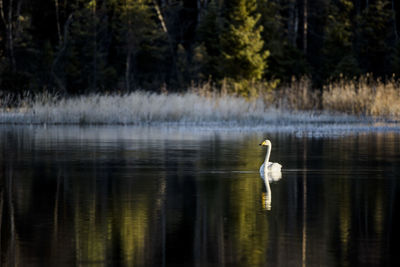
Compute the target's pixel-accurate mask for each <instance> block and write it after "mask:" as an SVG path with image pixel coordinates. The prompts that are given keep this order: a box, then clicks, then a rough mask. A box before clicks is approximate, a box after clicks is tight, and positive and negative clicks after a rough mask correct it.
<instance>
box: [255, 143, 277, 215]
mask: <svg viewBox="0 0 400 267" xmlns="http://www.w3.org/2000/svg"><path fill="white" fill-rule="evenodd" d="M260 146H266V147H267V153H266V155H265V160H264V163H263V164H262V165H261V167H260V176H261V179H263V180H264V183H265V190H266V192H265V193H263V194H262V200H263V207H264V209H266V210H271V202H272V195H271V187H270V185H269V183H270V182H277V181H279V180H280V179H281V178H282V173H281V169H282V165H281V164H279V163H274V162H270V161H269V158H270V156H271V149H272V143H271V141H269V140H264V141H263V142H262V143H261V144H260Z"/></svg>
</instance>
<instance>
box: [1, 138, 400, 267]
mask: <svg viewBox="0 0 400 267" xmlns="http://www.w3.org/2000/svg"><path fill="white" fill-rule="evenodd" d="M0 137H2V138H1V139H0V140H4V136H1V134H0ZM15 138H16V139H15ZM15 138H14V139H12V138H10V136H8V137H7V142H1V141H0V149H1V150H2V151H3V153H2V154H1V157H2V158H1V160H0V170H1V176H0V234H1V238H0V240H1V242H0V245H1V248H0V250H1V254H0V255H1V264H2V265H4V266H8V265H10V266H11V265H20V266H24V265H27V264H29V263H30V262H29V261H30V260H31V259H32V258H34V259H35V260H36V261H40V262H41V263H43V264H45V265H56V264H57V263H60V262H61V263H71V264H76V265H78V264H100V265H107V264H108V263H120V264H121V265H127V266H130V265H144V264H146V265H157V264H162V263H178V264H179V263H192V262H195V263H197V264H198V265H201V264H206V263H218V264H219V265H224V264H226V265H229V264H230V263H243V265H263V264H265V263H266V262H269V263H271V264H273V263H281V264H284V263H293V264H300V262H301V263H305V264H307V265H318V264H320V265H321V264H322V265H324V264H325V263H326V261H327V260H329V259H330V260H333V261H335V259H339V265H355V264H356V263H357V261H358V260H359V261H360V262H364V263H370V262H372V263H375V264H379V263H382V262H383V261H384V256H385V255H387V254H385V253H388V251H389V252H395V248H394V245H395V244H396V242H395V241H394V240H393V239H391V238H390V236H395V235H396V233H397V230H396V227H395V226H396V224H397V222H398V217H397V216H396V214H397V213H396V209H397V207H398V202H397V197H396V193H397V192H398V190H399V189H400V188H399V186H398V183H397V182H396V179H387V177H386V176H385V175H387V173H385V172H383V171H379V170H391V171H392V174H393V173H399V171H400V170H399V167H398V166H397V165H393V166H387V165H388V164H389V163H388V162H387V160H386V159H388V158H395V157H396V156H398V155H399V154H400V153H399V152H400V148H399V146H393V145H391V144H393V143H397V144H398V143H399V140H398V139H399V137H398V135H391V134H387V135H379V134H377V135H373V136H368V135H365V136H363V135H358V136H354V137H351V138H346V139H343V140H342V142H340V141H338V140H337V139H329V138H327V139H304V140H301V139H300V140H299V139H298V138H294V137H293V138H292V139H291V138H289V137H285V138H287V140H286V142H289V143H290V146H281V149H280V150H277V151H275V152H276V153H277V154H276V156H277V157H278V158H284V157H282V155H287V156H288V158H287V160H288V161H289V160H290V159H291V158H292V160H293V162H295V164H297V165H296V166H293V168H294V169H300V170H301V169H303V167H305V168H307V172H305V171H304V172H302V171H296V172H288V173H285V179H282V180H281V181H279V182H278V183H276V184H275V185H273V187H272V189H273V202H272V207H273V208H272V209H271V210H270V211H268V212H263V206H262V205H263V203H262V202H261V201H260V192H263V191H264V190H265V189H264V186H265V184H264V183H263V182H262V181H260V179H259V178H258V177H257V178H255V177H254V174H255V173H257V172H258V167H259V165H260V164H261V162H260V161H262V160H261V159H262V156H263V155H262V151H260V154H257V151H258V150H257V148H258V147H256V146H255V144H257V141H258V139H257V140H251V139H249V140H246V141H240V144H238V145H235V146H230V145H229V146H228V145H227V144H226V143H224V140H221V139H220V138H218V136H216V137H215V138H210V139H211V140H206V141H204V142H203V143H201V145H200V147H201V149H199V148H196V147H193V146H191V141H188V142H186V143H182V142H179V141H176V142H177V143H176V144H171V142H169V143H168V142H161V141H159V142H157V143H156V144H151V143H147V144H146V143H141V145H139V144H138V146H140V147H136V148H137V149H132V150H127V149H126V147H127V146H128V145H127V144H124V143H123V142H122V143H121V144H119V146H117V147H116V148H114V149H113V150H112V151H111V152H110V151H106V150H102V148H101V147H98V146H96V145H93V144H91V145H89V146H86V144H81V145H80V146H77V147H72V148H71V147H70V145H69V144H68V143H66V144H64V147H61V148H59V149H60V150H64V151H70V152H71V153H60V152H57V150H52V149H51V147H50V148H48V147H45V148H43V147H40V146H39V145H38V144H36V143H35V142H34V141H32V140H31V139H29V138H26V137H23V135H22V136H21V135H18V136H17V137H15ZM277 138H279V136H278V137H277ZM225 142H228V141H225ZM304 143H306V144H307V153H306V156H304V149H303V148H304ZM365 144H368V145H367V146H366V145H365ZM83 147H84V149H81V150H79V149H80V148H83ZM253 147H254V148H253ZM333 147H336V148H337V147H339V148H338V149H333ZM22 148H24V149H27V151H25V153H27V154H23V153H22V152H21V150H22ZM29 149H31V150H29ZM10 151H14V152H13V153H12V154H10V153H8V152H10ZM332 151H333V152H332ZM370 154H376V158H374V159H372V158H371V159H370V158H367V157H366V158H359V157H358V155H370ZM226 155H230V156H231V161H230V163H227V162H226V160H225V161H224V160H223V157H224V156H226ZM326 159H330V160H326ZM332 164H333V165H332ZM285 166H286V164H285ZM232 168H233V169H234V170H236V171H237V170H239V171H240V170H246V171H248V170H255V173H246V172H232V171H231V170H232ZM313 168H314V170H313ZM362 168H366V169H365V170H362ZM315 169H317V170H324V172H315ZM374 169H375V171H374ZM210 170H211V171H215V170H217V171H216V172H209V171H210ZM218 171H220V173H219V172H218ZM363 171H365V172H363ZM353 173H361V174H360V176H359V177H354V176H352V174H353ZM362 173H365V175H362ZM338 174H340V175H338ZM382 179H384V181H383V182H382ZM305 197H307V198H305ZM260 211H261V212H260ZM304 237H305V238H304ZM21 240H22V241H25V243H22V241H21ZM365 240H372V241H373V242H365ZM385 240H386V241H387V240H389V241H387V243H385V244H383V242H384V241H385ZM27 244H28V245H27ZM354 252H356V256H354ZM183 254H185V255H183ZM391 257H392V256H391Z"/></svg>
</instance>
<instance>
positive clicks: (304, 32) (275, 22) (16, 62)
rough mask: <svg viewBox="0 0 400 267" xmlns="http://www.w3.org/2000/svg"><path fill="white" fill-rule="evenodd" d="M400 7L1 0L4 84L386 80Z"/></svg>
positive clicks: (322, 0)
mask: <svg viewBox="0 0 400 267" xmlns="http://www.w3.org/2000/svg"><path fill="white" fill-rule="evenodd" d="M10 3H12V5H10ZM399 17H400V5H399V4H398V3H397V2H396V1H390V2H389V1H388V0H369V1H359V0H316V1H312V2H311V1H302V0H279V1H278V0H232V1H227V0H173V1H162V0H54V1H44V0H37V1H26V0H13V1H5V0H0V91H8V92H14V93H20V92H23V91H26V90H28V91H42V90H50V91H59V92H63V93H67V94H80V93H87V92H94V91H95V92H98V91H107V92H108V91H111V92H112V91H121V90H126V91H131V90H134V89H136V88H141V89H145V90H153V91H154V90H160V88H167V89H168V90H183V89H185V88H188V87H189V86H190V85H191V84H193V83H195V84H202V83H205V82H209V81H212V82H213V83H214V84H216V85H219V86H220V87H223V86H227V85H229V86H227V88H232V91H233V92H235V93H238V94H242V95H246V96H249V95H252V94H254V92H253V91H254V90H253V89H254V88H251V87H255V86H256V83H260V84H264V85H265V84H266V83H265V82H270V83H269V84H276V83H277V81H281V83H290V82H291V80H292V76H295V77H298V78H299V77H301V76H309V77H311V78H312V80H313V81H314V87H315V88H316V87H317V88H322V85H323V84H325V83H327V82H328V81H330V80H332V79H337V78H346V79H350V78H353V77H359V76H361V75H363V74H365V73H373V74H374V75H375V77H382V78H383V79H385V78H386V77H392V76H393V74H397V73H399V71H400V63H399V62H400V40H399V37H398V36H399V33H398V29H399V28H400V21H399V20H398V18H399ZM307 44H308V45H307ZM271 82H272V83H271ZM267 84H268V83H267ZM267 87H268V86H267ZM252 90H253V91H252Z"/></svg>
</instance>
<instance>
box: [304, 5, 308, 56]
mask: <svg viewBox="0 0 400 267" xmlns="http://www.w3.org/2000/svg"><path fill="white" fill-rule="evenodd" d="M303 1H304V2H303V52H304V55H307V38H308V9H307V0H303Z"/></svg>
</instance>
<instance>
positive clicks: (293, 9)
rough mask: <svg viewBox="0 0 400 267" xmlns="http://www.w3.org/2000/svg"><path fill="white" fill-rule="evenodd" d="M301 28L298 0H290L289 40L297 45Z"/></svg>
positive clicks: (293, 44)
mask: <svg viewBox="0 0 400 267" xmlns="http://www.w3.org/2000/svg"><path fill="white" fill-rule="evenodd" d="M298 28H299V15H298V12H297V6H296V0H290V2H289V21H288V40H289V43H290V44H291V45H292V46H294V47H296V41H297V33H298Z"/></svg>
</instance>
